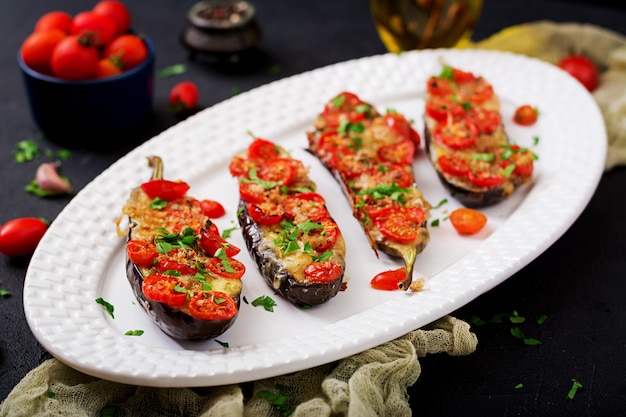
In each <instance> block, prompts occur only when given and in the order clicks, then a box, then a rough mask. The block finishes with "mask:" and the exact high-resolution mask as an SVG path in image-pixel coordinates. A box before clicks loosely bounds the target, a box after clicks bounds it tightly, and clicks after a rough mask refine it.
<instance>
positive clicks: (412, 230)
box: [374, 206, 425, 243]
mask: <svg viewBox="0 0 626 417" xmlns="http://www.w3.org/2000/svg"><path fill="white" fill-rule="evenodd" d="M424 220H425V214H424V210H422V209H421V208H419V207H403V206H391V207H386V208H384V209H382V210H380V211H379V212H378V213H377V215H376V218H375V219H374V223H375V224H376V227H378V230H380V232H381V233H382V234H383V235H384V236H386V237H387V238H389V239H391V240H395V241H397V242H401V243H408V242H412V241H414V240H415V239H416V238H417V235H418V230H419V228H420V226H421V225H422V223H424Z"/></svg>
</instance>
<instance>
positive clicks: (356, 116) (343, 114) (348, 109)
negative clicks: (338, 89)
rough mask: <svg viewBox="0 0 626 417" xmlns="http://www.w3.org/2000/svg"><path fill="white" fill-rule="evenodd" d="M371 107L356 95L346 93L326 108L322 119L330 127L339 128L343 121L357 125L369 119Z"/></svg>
mask: <svg viewBox="0 0 626 417" xmlns="http://www.w3.org/2000/svg"><path fill="white" fill-rule="evenodd" d="M368 111H369V106H368V105H367V104H365V102H363V100H361V99H360V98H359V97H358V96H357V95H356V94H353V93H350V92H347V91H344V92H342V93H339V94H338V95H337V96H335V97H334V98H333V99H332V100H330V101H329V102H328V103H326V105H325V106H324V111H323V112H322V117H323V118H324V120H326V124H327V125H328V127H338V126H339V125H340V124H341V122H342V121H343V120H345V121H348V122H350V123H357V122H360V121H362V120H364V119H365V118H366V117H367V112H368Z"/></svg>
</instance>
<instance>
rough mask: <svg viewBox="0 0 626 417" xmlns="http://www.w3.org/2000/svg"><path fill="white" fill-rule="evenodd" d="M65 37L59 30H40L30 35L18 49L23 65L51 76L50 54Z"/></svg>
mask: <svg viewBox="0 0 626 417" xmlns="http://www.w3.org/2000/svg"><path fill="white" fill-rule="evenodd" d="M66 36H67V35H66V34H65V33H64V32H63V31H61V30H59V29H48V30H40V31H38V32H34V33H31V34H30V35H28V37H27V38H26V39H25V40H24V42H23V43H22V46H21V48H20V53H21V55H22V59H23V60H24V63H25V64H26V65H27V66H28V67H29V68H32V69H33V70H35V71H37V72H40V73H42V74H47V75H52V67H51V65H50V59H51V58H52V53H53V52H54V49H55V48H56V47H57V45H58V44H60V43H61V41H63V39H65V37H66Z"/></svg>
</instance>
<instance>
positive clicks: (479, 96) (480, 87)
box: [457, 78, 493, 103]
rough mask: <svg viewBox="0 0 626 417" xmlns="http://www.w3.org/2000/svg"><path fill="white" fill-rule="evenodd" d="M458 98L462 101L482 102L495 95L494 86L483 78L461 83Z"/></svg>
mask: <svg viewBox="0 0 626 417" xmlns="http://www.w3.org/2000/svg"><path fill="white" fill-rule="evenodd" d="M459 87H460V88H459V91H458V93H457V99H458V100H459V101H461V102H469V103H482V102H484V101H487V100H489V99H490V98H491V97H493V86H492V85H491V84H489V83H488V82H487V81H485V79H483V78H475V79H473V80H471V81H467V82H464V83H462V84H459Z"/></svg>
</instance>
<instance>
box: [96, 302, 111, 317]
mask: <svg viewBox="0 0 626 417" xmlns="http://www.w3.org/2000/svg"><path fill="white" fill-rule="evenodd" d="M96 303H98V304H100V305H101V306H102V308H104V309H105V310H106V312H107V313H108V314H109V316H111V318H112V319H114V318H115V316H114V315H113V310H115V307H113V304H111V303H108V302H107V301H105V300H104V298H102V297H99V298H96Z"/></svg>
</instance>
